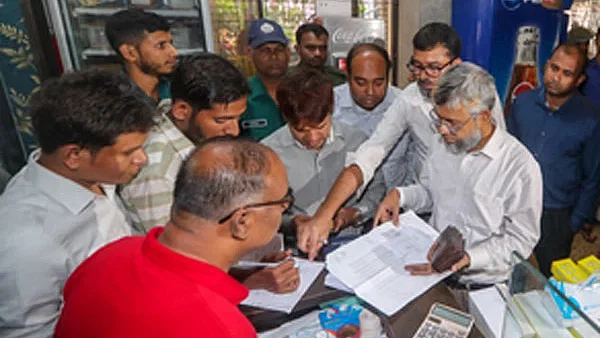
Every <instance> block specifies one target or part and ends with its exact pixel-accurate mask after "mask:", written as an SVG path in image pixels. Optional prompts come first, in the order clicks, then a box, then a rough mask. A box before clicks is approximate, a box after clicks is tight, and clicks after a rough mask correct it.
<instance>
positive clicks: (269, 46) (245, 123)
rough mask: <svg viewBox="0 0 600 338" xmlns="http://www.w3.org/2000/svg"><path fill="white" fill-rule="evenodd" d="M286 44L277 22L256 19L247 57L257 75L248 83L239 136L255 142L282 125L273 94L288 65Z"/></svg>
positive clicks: (251, 27) (249, 31)
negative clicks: (250, 91) (246, 99)
mask: <svg viewBox="0 0 600 338" xmlns="http://www.w3.org/2000/svg"><path fill="white" fill-rule="evenodd" d="M288 43H289V40H288V38H287V37H286V36H285V34H284V33H283V29H281V26H279V25H278V24H277V23H276V22H274V21H271V20H267V19H258V20H255V21H253V22H252V23H251V24H250V29H249V30H248V56H249V57H250V59H251V60H252V62H253V63H254V67H255V68H256V75H255V76H253V77H251V78H250V79H249V80H248V84H249V85H250V89H251V90H252V93H251V94H250V95H249V96H248V102H247V108H246V112H245V113H244V114H243V115H242V117H241V118H240V127H241V130H242V132H241V134H242V135H244V136H248V137H250V138H253V139H255V140H257V141H259V140H261V139H263V138H265V137H267V136H269V135H270V134H271V133H272V132H274V131H275V130H277V129H279V128H280V127H281V126H283V125H284V124H285V121H284V120H283V118H282V117H281V113H280V112H279V107H278V105H277V102H276V100H275V90H276V89H277V86H278V85H279V82H280V81H281V78H282V77H283V76H284V75H285V72H286V71H287V67H288V63H289V62H290V49H289V48H288Z"/></svg>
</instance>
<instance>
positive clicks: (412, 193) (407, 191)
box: [396, 185, 418, 210]
mask: <svg viewBox="0 0 600 338" xmlns="http://www.w3.org/2000/svg"><path fill="white" fill-rule="evenodd" d="M417 189H418V187H417V186H415V185H409V186H407V187H396V190H397V191H398V193H399V194H400V208H402V209H404V210H409V209H415V205H416V204H417V199H418V198H417V196H418V193H417Z"/></svg>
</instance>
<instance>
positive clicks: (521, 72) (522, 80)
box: [504, 26, 540, 117]
mask: <svg viewBox="0 0 600 338" xmlns="http://www.w3.org/2000/svg"><path fill="white" fill-rule="evenodd" d="M539 44H540V29H539V28H537V27H535V26H522V27H519V31H518V35H517V54H516V57H515V64H514V66H513V70H512V76H511V79H510V83H509V85H508V90H507V91H506V99H505V101H504V116H505V117H508V114H509V113H510V109H511V106H512V103H513V101H514V100H515V98H516V97H517V96H518V95H519V94H521V93H523V92H526V91H528V90H531V89H535V88H537V86H538V83H539V82H538V75H537V51H538V46H539Z"/></svg>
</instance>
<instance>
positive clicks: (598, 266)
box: [577, 255, 600, 275]
mask: <svg viewBox="0 0 600 338" xmlns="http://www.w3.org/2000/svg"><path fill="white" fill-rule="evenodd" d="M577 265H579V267H580V268H582V269H583V270H584V271H585V272H586V273H587V274H589V275H591V274H593V273H600V259H598V258H597V257H596V256H594V255H589V256H587V257H586V258H584V259H580V260H579V261H578V262H577Z"/></svg>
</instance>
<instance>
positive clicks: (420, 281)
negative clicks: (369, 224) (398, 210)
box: [326, 211, 450, 316]
mask: <svg viewBox="0 0 600 338" xmlns="http://www.w3.org/2000/svg"><path fill="white" fill-rule="evenodd" d="M437 236H438V233H437V232H436V231H435V230H434V229H433V228H432V227H431V226H430V225H428V224H427V223H425V222H424V221H423V220H421V219H420V218H419V217H418V216H417V215H416V214H415V213H414V212H412V211H409V212H406V213H404V214H402V215H400V224H399V226H398V227H395V226H394V225H393V224H392V223H391V222H387V223H384V224H382V225H380V226H379V227H377V228H375V229H373V230H372V231H371V232H369V233H368V234H366V235H364V236H362V237H360V238H358V239H356V240H354V241H352V242H350V243H348V244H346V245H344V246H342V247H340V248H339V249H337V250H336V251H334V252H332V253H330V254H329V255H328V256H327V258H326V266H327V270H329V272H330V273H332V274H333V275H334V276H335V277H336V278H337V279H339V281H340V282H341V283H343V284H344V285H346V286H347V287H349V288H350V289H352V290H354V292H355V293H356V295H358V296H359V297H360V298H362V299H363V300H365V301H367V302H368V303H369V304H371V305H372V306H374V307H375V308H377V309H378V310H379V311H381V312H383V313H384V314H386V315H387V316H392V315H393V314H394V313H396V312H398V311H399V310H400V309H402V308H403V307H404V306H405V305H407V304H408V303H410V302H411V301H412V300H413V299H415V298H417V297H419V296H420V295H421V294H423V293H424V292H425V291H427V290H429V288H431V287H432V286H434V285H435V284H437V283H438V282H439V281H441V280H443V279H444V278H446V277H447V276H448V275H450V272H445V273H442V274H434V275H431V276H411V275H410V274H409V273H408V272H407V271H406V270H405V269H404V266H405V265H407V264H419V263H426V262H427V252H428V251H429V248H430V247H431V245H432V244H433V242H434V241H435V239H436V238H437Z"/></svg>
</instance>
